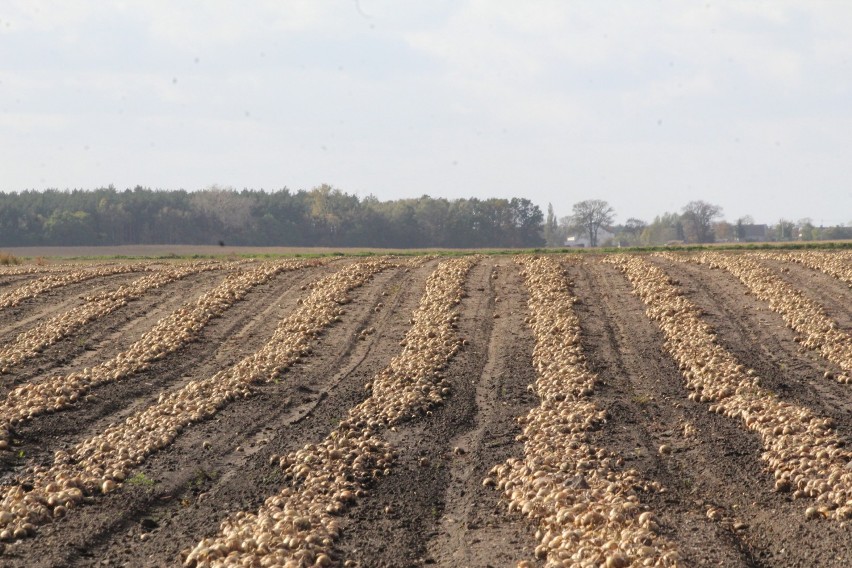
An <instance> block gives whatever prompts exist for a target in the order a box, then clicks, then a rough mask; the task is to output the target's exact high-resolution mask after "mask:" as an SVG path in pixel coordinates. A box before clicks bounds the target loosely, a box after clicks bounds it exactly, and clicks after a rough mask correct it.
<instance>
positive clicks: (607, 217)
mask: <svg viewBox="0 0 852 568" xmlns="http://www.w3.org/2000/svg"><path fill="white" fill-rule="evenodd" d="M614 221H615V210H614V209H613V207H612V206H611V205H610V204H609V203H607V202H606V201H603V200H600V199H589V200H585V201H580V202H578V203H575V204H574V205H573V207H572V214H571V215H570V216H567V217H563V218H561V219H557V217H556V214H555V212H554V210H553V206H552V205H550V204H549V205H548V208H547V217H546V218H545V222H544V228H543V236H544V239H545V242H546V243H547V246H551V247H559V246H563V245H564V244H565V242H566V240H567V239H569V237H571V236H578V237H580V239H578V242H579V241H581V242H583V243H584V244H586V246H659V245H667V244H682V243H683V244H691V243H698V244H701V243H714V242H747V241H755V242H758V241H759V242H773V241H817V240H844V239H852V226H844V225H839V226H833V227H821V226H820V227H817V226H815V225H814V223H813V222H812V221H811V219H808V218H804V219H800V220H799V221H797V222H793V221H790V220H788V219H783V218H782V219H779V220H778V221H777V222H776V223H773V224H755V222H754V219H753V218H752V217H751V216H750V215H746V216H743V217H740V218H739V219H737V220H736V221H734V222H728V221H726V220H724V219H722V208H721V207H720V206H718V205H714V204H712V203H708V202H706V201H701V200H696V201H690V202H689V203H687V204H686V205H685V206H684V207H683V208H682V209H681V211H680V212H665V213H663V214H661V215H657V216H656V217H654V219H653V220H652V221H651V222H650V223H646V222H645V221H643V220H642V219H637V218H635V217H631V218H628V219H627V220H626V221H625V222H624V223H622V224H615V222H614ZM850 225H852V224H850ZM602 232H605V234H606V238H604V239H601V238H600V237H599V234H600V233H602Z"/></svg>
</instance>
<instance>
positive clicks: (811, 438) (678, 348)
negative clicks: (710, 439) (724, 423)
mask: <svg viewBox="0 0 852 568" xmlns="http://www.w3.org/2000/svg"><path fill="white" fill-rule="evenodd" d="M606 262H610V263H612V264H614V265H616V266H618V267H619V268H620V269H621V270H622V271H624V272H625V275H626V277H627V278H629V280H630V281H631V283H632V285H633V287H634V290H635V291H636V293H637V294H638V295H639V297H640V298H641V299H642V300H643V302H644V303H645V305H646V314H647V315H648V317H649V318H651V319H652V320H654V321H656V322H657V323H658V325H659V326H660V328H661V329H662V331H663V333H664V335H665V337H666V341H665V344H664V345H665V349H666V351H668V352H669V353H670V354H671V355H672V357H674V358H675V359H676V360H677V361H678V363H679V366H680V368H681V369H682V373H683V375H684V379H685V382H686V386H687V388H688V389H689V390H690V394H689V398H690V399H691V400H695V401H700V402H703V403H710V405H709V409H710V410H711V411H713V412H716V413H718V414H721V415H723V416H726V417H728V418H730V419H732V420H734V421H735V422H738V423H739V424H741V425H742V427H744V428H745V429H748V430H750V431H752V432H755V433H757V434H758V435H759V436H760V440H761V445H762V446H763V449H764V451H763V453H762V455H761V459H762V460H763V461H765V462H766V464H767V466H768V468H769V470H770V471H771V472H772V474H773V475H774V478H775V484H774V487H773V489H774V491H775V492H776V494H777V495H779V496H780V497H785V496H787V495H788V494H789V493H792V498H793V499H808V498H813V499H815V502H811V503H813V504H811V505H810V506H807V505H805V504H802V503H801V502H799V503H793V504H791V506H790V507H784V506H783V504H782V503H779V507H778V510H772V509H771V508H770V509H768V510H767V508H765V507H758V506H757V504H755V505H754V506H755V507H757V510H756V511H755V512H754V514H755V516H754V517H752V518H751V519H748V518H746V519H743V521H740V522H744V524H745V526H744V527H743V525H740V526H741V528H749V527H750V534H751V535H752V536H753V538H754V539H755V540H756V541H757V543H756V545H755V546H754V548H759V549H762V550H763V551H764V557H767V558H768V559H769V560H767V562H768V565H771V566H804V565H818V566H841V565H846V564H847V560H848V558H850V545H849V543H848V539H847V538H842V537H841V535H842V534H843V533H845V532H846V521H845V520H844V519H848V518H849V517H850V514H852V507H849V506H848V505H846V503H847V502H850V501H849V497H848V496H849V495H850V492H852V473H849V470H848V469H847V467H846V466H847V464H848V463H849V462H850V460H852V455H850V454H849V451H848V450H847V449H846V441H845V440H843V439H841V438H840V437H838V435H837V433H836V432H835V430H834V429H833V421H832V420H831V419H827V418H824V417H820V416H818V415H816V414H814V413H813V412H812V411H811V410H810V409H808V408H806V407H802V406H799V405H795V404H791V403H787V402H784V401H780V400H778V399H777V397H776V396H775V393H773V392H772V391H769V390H768V389H766V388H764V387H762V386H761V384H760V383H761V378H760V377H758V376H757V373H756V372H755V371H754V370H752V369H747V368H746V367H745V365H743V364H741V363H740V362H739V361H737V360H736V358H735V357H734V356H733V355H732V354H731V353H730V352H728V351H726V350H725V349H724V348H723V347H721V346H720V345H719V344H718V343H717V342H716V340H715V337H716V336H715V333H714V330H713V328H712V326H711V325H710V324H709V323H707V322H706V321H704V320H703V319H702V318H703V314H702V312H701V310H700V309H699V308H698V307H696V306H695V305H694V304H693V303H692V302H690V301H689V300H688V299H687V298H686V297H685V296H684V295H683V293H682V292H681V291H680V288H679V285H678V284H676V283H675V282H674V281H673V280H672V279H671V278H670V277H669V276H667V275H666V273H665V272H663V271H662V270H660V268H659V267H657V266H655V265H654V264H651V263H648V262H647V261H644V260H642V259H640V258H638V257H635V256H634V257H628V256H626V255H618V256H613V257H608V258H607V259H606ZM768 491H769V488H767V492H768ZM779 501H780V500H779ZM805 506H807V509H805V510H804V511H803V510H802V509H804V508H805ZM796 508H798V510H799V515H800V517H799V518H800V521H799V523H798V524H795V523H787V522H784V521H782V522H780V523H779V522H778V519H779V518H782V519H783V518H784V516H782V515H781V514H779V510H780V511H784V510H786V511H788V512H789V513H788V514H789V515H790V517H792V515H793V514H794V512H795V510H796ZM785 516H786V515H785ZM790 517H788V518H790ZM826 519H831V521H827V520H826ZM802 521H806V522H802ZM735 528H736V527H735Z"/></svg>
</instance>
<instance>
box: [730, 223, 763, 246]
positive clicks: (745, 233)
mask: <svg viewBox="0 0 852 568" xmlns="http://www.w3.org/2000/svg"><path fill="white" fill-rule="evenodd" d="M736 232H737V240H738V241H741V242H749V243H756V242H762V241H765V240H766V239H767V236H768V235H769V226H768V225H737V226H736Z"/></svg>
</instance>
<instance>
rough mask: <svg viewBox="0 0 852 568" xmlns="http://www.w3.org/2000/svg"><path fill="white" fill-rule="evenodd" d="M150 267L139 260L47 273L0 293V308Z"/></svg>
mask: <svg viewBox="0 0 852 568" xmlns="http://www.w3.org/2000/svg"><path fill="white" fill-rule="evenodd" d="M149 267H150V263H149V262H139V263H133V264H112V265H96V266H94V267H91V268H85V269H80V270H74V271H71V272H67V273H64V274H49V275H47V276H42V277H40V278H37V279H36V280H33V281H31V282H27V283H25V284H23V285H22V286H18V287H16V288H14V289H13V290H8V291H6V292H4V293H2V294H0V310H2V309H6V308H11V307H14V306H17V305H18V304H20V303H21V302H23V301H24V300H28V299H30V298H35V297H36V296H38V295H40V294H43V293H45V292H47V291H48V290H54V289H56V288H62V287H63V286H68V285H69V284H77V283H79V282H83V281H85V280H92V279H95V278H101V277H103V276H111V275H113V274H126V273H129V272H140V271H143V270H147V269H149Z"/></svg>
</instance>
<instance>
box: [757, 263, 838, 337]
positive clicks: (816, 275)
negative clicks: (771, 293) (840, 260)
mask: <svg viewBox="0 0 852 568" xmlns="http://www.w3.org/2000/svg"><path fill="white" fill-rule="evenodd" d="M761 263H763V264H764V265H766V266H767V267H769V268H771V269H772V270H773V271H775V272H776V274H777V275H778V277H779V278H781V280H783V281H784V282H786V283H787V284H788V285H789V286H791V287H792V288H795V289H796V290H798V291H800V292H801V293H802V294H803V295H804V296H805V297H806V298H808V299H809V300H811V301H812V302H816V303H818V304H820V305H821V306H822V307H823V308H825V311H826V313H827V314H828V315H829V317H831V318H832V319H833V320H835V321H836V322H837V323H838V324H839V326H840V328H841V329H843V330H845V331H846V332H847V333H849V332H852V286H850V285H847V284H845V283H844V282H842V281H840V280H838V279H837V278H834V277H832V276H830V275H828V274H826V273H824V272H821V271H819V270H814V269H812V268H809V267H808V266H806V265H803V264H800V263H796V262H782V261H780V260H777V259H775V258H772V257H770V258H765V257H764V258H762V259H761Z"/></svg>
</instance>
